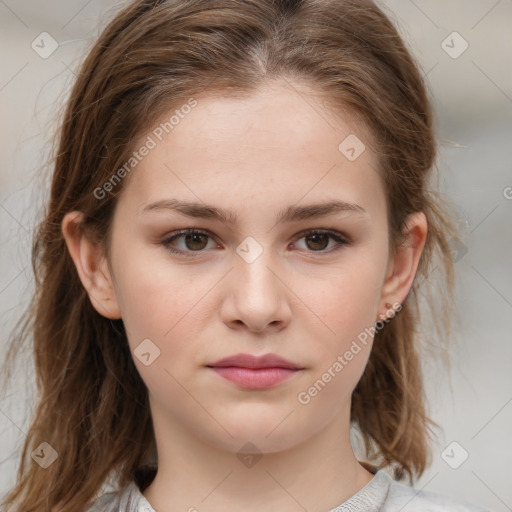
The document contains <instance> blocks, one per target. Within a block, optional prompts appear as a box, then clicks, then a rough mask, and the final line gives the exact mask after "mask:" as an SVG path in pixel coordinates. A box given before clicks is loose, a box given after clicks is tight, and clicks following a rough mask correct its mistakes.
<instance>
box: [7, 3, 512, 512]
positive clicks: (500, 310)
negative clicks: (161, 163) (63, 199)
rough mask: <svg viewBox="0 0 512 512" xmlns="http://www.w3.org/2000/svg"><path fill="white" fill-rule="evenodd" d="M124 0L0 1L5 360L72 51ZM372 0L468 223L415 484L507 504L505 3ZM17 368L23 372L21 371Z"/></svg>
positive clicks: (13, 407) (10, 417)
mask: <svg viewBox="0 0 512 512" xmlns="http://www.w3.org/2000/svg"><path fill="white" fill-rule="evenodd" d="M124 4H125V2H113V1H110V0H89V1H87V0H67V1H64V0H47V1H45V2H37V1H35V0H0V26H1V35H0V37H1V48H2V50H1V55H2V73H1V75H0V105H1V106H0V108H1V112H2V125H1V141H2V151H1V153H0V159H1V166H0V332H1V339H0V350H1V353H0V356H2V357H3V356H4V354H5V349H6V339H7V335H8V333H9V330H10V329H11V328H12V326H13V324H14V322H15V320H16V319H17V318H18V315H19V314H20V313H21V311H22V308H23V307H24V306H25V305H26V303H27V301H28V298H29V296H30V293H31V291H32V286H33V285H32V270H31V265H30V243H31V231H32V229H33V227H34V225H35V223H36V220H37V215H38V213H39V210H40V208H41V206H42V203H43V201H44V199H45V197H46V195H47V193H48V180H47V176H48V174H47V172H46V168H45V162H46V160H45V159H46V158H47V157H48V154H49V144H50V142H51V137H52V135H53V130H54V128H55V121H56V119H57V116H58V113H59V109H60V107H61V104H62V100H63V99H64V98H65V96H66V94H67V91H68V89H69V87H70V85H71V83H72V80H73V78H74V73H75V69H76V64H77V62H78V59H80V58H81V56H82V55H83V54H84V52H85V51H87V49H88V48H89V47H90V45H91V44H92V42H93V41H94V40H95V39H96V37H97V36H98V35H99V32H100V30H101V29H102V28H103V27H104V26H105V24H106V22H107V20H108V19H110V18H111V17H112V15H113V12H114V11H113V10H115V9H116V8H117V7H120V6H122V5H124ZM380 5H381V6H384V7H385V8H386V11H387V13H388V14H389V15H390V16H391V18H392V20H393V21H394V22H395V23H396V24H397V25H398V27H399V30H400V33H401V34H402V35H403V37H404V38H405V40H406V42H407V43H408V45H409V46H410V48H411V49H412V51H413V53H414V54H415V55H416V57H417V59H418V61H419V63H420V66H421V68H422V70H423V72H424V74H425V75H426V77H427V80H428V83H429V88H430V92H431V95H432V97H433V100H434V106H435V108H436V110H437V115H438V119H439V123H438V136H439V137H440V140H441V144H442V145H441V154H440V159H439V167H440V170H441V176H442V179H441V184H440V186H441V189H442V191H443V192H445V193H446V194H447V195H448V196H449V198H450V199H451V200H452V201H454V202H455V204H456V205H457V207H458V210H459V212H460V215H461V222H462V223H461V227H462V228H464V236H463V237H461V241H460V243H458V242H457V246H456V247H455V249H456V251H457V252H456V253H455V259H456V260H457V264H456V270H457V279H458V286H457V292H456V298H457V307H458V311H459V314H460V317H461V327H460V329H459V330H458V331H457V339H456V340H454V342H453V345H452V350H451V354H452V364H453V366H452V371H451V376H448V375H446V374H445V372H443V371H442V370H441V369H440V367H436V363H437V361H427V362H426V364H425V372H426V376H427V390H428V396H429V401H430V405H431V413H432V417H433V419H434V420H435V421H437V422H438V423H439V424H440V425H441V426H442V428H443V434H442V436H441V438H440V440H439V442H438V443H437V444H436V445H435V449H434V460H433V464H432V466H431V467H430V468H429V469H428V471H427V472H426V473H425V474H424V476H423V477H422V478H421V479H420V480H419V481H418V482H417V483H416V485H415V487H416V488H418V489H426V490H429V491H435V492H440V493H443V494H446V495H450V496H454V497H456V498H458V499H464V500H466V501H469V502H472V503H475V504H479V505H481V506H485V507H487V508H489V509H490V510H494V511H497V512H505V511H510V510H512V438H511V434H512V428H511V427H512V339H511V334H510V333H511V332H512V264H511V262H512V222H511V219H512V217H511V214H512V169H511V163H512V0H499V1H497V0H464V1H463V0H449V1H446V0H444V1H443V0H425V1H420V0H415V1H412V0H401V1H398V0H387V1H385V2H381V3H380ZM43 32H46V33H47V34H43V35H41V34H42V33H43ZM42 39H43V42H41V40H42ZM50 53H51V54H50ZM26 372H27V375H28V376H30V375H31V374H32V372H31V368H30V367H27V369H26ZM33 388H34V384H33V382H30V380H27V378H26V377H25V375H23V374H22V373H21V372H20V373H19V374H18V379H17V382H16V383H15V384H14V385H13V386H12V389H11V390H10V392H9V394H8V396H7V397H6V398H5V399H3V400H2V401H1V402H0V434H1V435H0V475H2V476H1V479H0V480H1V481H0V495H3V494H4V493H5V492H6V491H7V489H8V488H9V487H10V486H12V484H13V483H14V481H15V469H16V465H17V456H18V454H17V450H19V449H20V447H21V445H22V442H23V439H24V432H26V430H27V428H28V421H29V413H30V410H31V407H32V406H33V404H34V402H35V400H34V396H32V394H31V390H32V389H33ZM406 510H407V507H406V508H405V511H406Z"/></svg>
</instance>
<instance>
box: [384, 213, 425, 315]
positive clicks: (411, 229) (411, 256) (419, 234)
mask: <svg viewBox="0 0 512 512" xmlns="http://www.w3.org/2000/svg"><path fill="white" fill-rule="evenodd" d="M405 224H406V227H405V228H404V230H403V235H404V241H403V243H402V244H400V245H399V246H398V247H397V249H396V251H395V252H394V254H392V256H391V257H390V261H389V264H388V269H387V275H386V278H385V281H384V284H383V287H382V294H381V308H383V306H384V303H386V302H387V303H391V304H393V303H399V304H402V303H403V302H404V301H405V299H406V298H407V295H408V294H409V291H410V289H411V287H412V283H413V281H414V277H415V276H416V271H417V269H418V264H419V261H420V257H421V254H422V252H423V248H424V246H425V242H426V239H427V229H428V226H427V218H426V216H425V214H424V213H423V212H415V213H412V214H410V215H409V216H408V217H407V219H406V221H405ZM388 305H389V304H388Z"/></svg>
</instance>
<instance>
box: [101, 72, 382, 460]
mask: <svg viewBox="0 0 512 512" xmlns="http://www.w3.org/2000/svg"><path fill="white" fill-rule="evenodd" d="M298 90H299V89H298V87H297V88H291V87H290V86H289V85H287V84H285V83H281V82H275V83H272V84H267V85H266V86H265V87H264V88H262V89H261V90H260V92H258V93H255V94H253V95H251V96H248V97H246V98H243V99H241V98H234V97H221V96H216V97H213V96H198V97H196V98H195V99H196V101H197V104H196V105H195V106H194V107H193V108H190V109H183V111H185V110H186V111H187V112H188V113H187V114H186V115H183V116H182V117H180V120H179V123H178V124H176V125H175V126H174V127H173V129H172V132H170V133H169V134H165V133H164V136H163V137H161V139H162V140H159V139H158V137H157V136H156V135H155V133H153V132H152V133H148V134H145V135H144V137H142V138H141V141H147V140H148V139H147V137H148V135H149V136H150V137H151V138H152V140H153V141H154V142H156V146H155V147H153V148H152V149H150V151H149V152H148V154H147V155H146V156H145V157H144V158H143V159H142V160H141V161H140V163H139V164H138V165H137V167H136V168H135V169H134V170H133V171H132V174H131V175H130V176H129V179H128V180H127V182H126V183H125V184H124V185H126V186H125V189H124V190H123V193H122V194H121V196H120V198H119V201H118V204H117V206H116V210H115V215H114V219H113V231H112V240H111V260H110V263H111V270H112V279H113V284H114V288H115V296H116V301H117V303H118V307H119V311H120V315H121V316H122V319H123V322H124V324H125V327H126V330H127V333H128V339H129V344H130V348H131V350H132V353H133V354H134V362H135V364H136V367H137V369H138V371H139V373H140V375H141V377H142V379H143V380H144V382H145V384H146V385H147V388H148V390H149V395H150V401H151V409H152V416H153V418H154V423H155V424H158V425H164V424H165V425H166V426H167V428H169V429H170V430H171V431H172V430H175V431H176V432H177V431H178V430H179V431H181V432H187V433H189V434H193V435H194V436H197V437H198V438H199V439H201V440H203V441H205V442H208V443H210V444H211V445H215V446H218V447H222V448H223V449H226V450H230V451H233V452H236V451H238V450H239V449H240V446H242V445H243V444H244V443H245V442H247V441H248V440H250V441H251V442H252V443H254V444H255V445H256V446H257V447H258V448H259V449H260V450H261V451H262V452H263V451H266V452H274V451H277V450H283V449H286V448H290V447H292V446H294V445H297V444H298V443H301V442H304V441H305V440H307V439H308V438H311V437H313V436H314V435H315V434H317V433H318V432H320V431H321V430H323V429H325V428H326V427H327V426H328V425H329V424H332V423H333V422H335V421H336V420H339V419H340V418H343V421H346V422H347V426H348V421H349V416H348V412H349V408H350V397H351V393H352V391H353V389H354V388H355V386H356V384H357V382H358V380H359V379H360V377H361V375H362V372H363V370H364V368H365V365H366V362H367V359H368V356H369V351H370V348H371V341H372V339H371V336H368V331H365V329H367V330H368V329H369V328H371V327H373V326H374V325H375V322H376V320H378V315H379V313H380V312H381V311H382V305H383V284H384V282H385V279H386V276H387V272H388V267H389V250H388V248H389V245H388V244H389V240H388V225H387V219H386V197H385V193H384V188H383V185H382V183H381V180H380V178H379V176H378V174H377V173H376V171H375V169H376V168H377V165H378V163H377V160H376V156H375V154H374V153H372V152H371V151H370V149H369V147H368V145H366V149H365V150H364V151H363V152H362V153H361V154H360V155H359V156H358V157H357V158H356V159H353V158H351V159H349V158H347V156H346V155H347V154H348V155H349V156H353V155H352V154H351V153H350V152H349V153H347V152H346V148H345V149H344V151H345V153H343V151H340V149H339V146H340V143H341V142H342V141H344V140H345V139H346V137H348V136H351V137H353V136H354V135H355V136H356V137H357V138H358V139H359V140H360V141H363V143H364V140H365V136H364V133H363V132H362V131H361V129H360V126H358V125H357V124H356V123H355V122H354V121H353V120H351V119H350V118H349V117H345V118H338V119H334V118H333V117H332V116H328V114H327V112H326V111H325V110H324V109H323V108H322V105H321V103H319V102H317V101H316V100H315V99H314V97H313V96H310V97H308V101H305V99H304V98H305V97H307V96H305V94H306V92H307V90H306V89H305V87H302V88H301V89H300V91H301V94H299V93H298V92H297V91H298ZM173 112H174V110H173ZM173 112H171V113H170V114H169V115H168V116H167V117H166V119H168V118H170V116H171V115H172V113H173ZM157 125H158V123H156V124H155V126H157ZM158 133H159V132H158ZM348 140H349V141H350V140H352V141H353V140H355V139H348ZM151 145H152V144H151ZM343 148H344V146H342V150H343ZM356 154H357V148H356ZM335 201H336V202H338V203H340V204H342V205H343V204H344V205H345V206H344V207H341V208H338V209H335V210H333V211H331V212H330V213H328V212H327V213H326V212H325V211H324V212H323V214H322V215H320V216H319V215H316V216H314V215H312V214H314V213H315V212H316V213H319V212H322V210H321V209H316V210H314V209H311V208H310V207H311V206H312V205H322V204H327V203H331V202H335ZM159 202H160V203H159ZM165 202H167V203H165ZM178 202H183V203H195V204H197V208H192V207H188V208H185V207H184V208H180V209H181V211H178V210H176V209H173V208H171V206H172V205H173V204H174V205H177V204H178ZM155 203H158V204H159V205H160V206H158V207H157V206H155V205H154V204H155ZM166 204H167V207H166ZM151 205H153V206H151ZM206 205H208V206H209V207H210V209H207V208H206ZM219 211H222V212H223V213H224V214H225V216H224V217H220V216H214V215H213V212H219ZM301 212H302V215H301ZM287 214H288V215H287ZM293 214H295V215H293ZM195 215H197V216H195ZM190 229H194V230H196V231H197V233H196V234H190V233H189V234H187V233H185V234H178V233H177V232H179V231H181V230H190ZM312 230H318V232H317V233H314V232H313V233H312ZM364 332H366V333H367V335H366V338H365V337H364V336H361V333H364ZM363 338H365V340H366V344H365V343H363V342H362V341H361V340H362V339H363ZM354 342H355V343H356V345H357V346H358V347H359V350H357V348H355V345H354ZM141 344H142V345H141ZM348 353H351V354H352V356H351V357H350V356H349V355H348ZM237 354H250V355H253V356H261V355H265V354H275V355H278V356H280V357H282V358H284V359H286V360H287V361H289V362H291V363H293V364H294V365H295V366H296V368H298V369H297V370H282V369H281V370H277V369H274V370H254V369H253V370H247V369H246V370H233V369H231V370H226V369H224V370H218V369H213V368H211V367H209V365H214V363H215V362H216V361H218V360H220V359H222V358H226V357H228V356H233V355H237ZM336 363H338V364H336ZM274 366H276V365H274ZM340 367H341V369H340ZM257 373H258V374H259V375H256V374H257ZM326 374H327V376H326ZM228 376H231V377H232V378H236V377H237V376H238V377H239V378H241V379H246V380H243V382H240V381H233V380H230V379H228V378H227V377H228ZM251 376H253V378H252V380H251ZM280 378H281V379H282V380H279V379H280ZM273 379H274V380H273ZM319 380H320V381H321V384H319V382H318V381H319ZM315 383H316V387H315ZM315 390H316V391H315ZM292 411H293V414H291V412H292ZM269 433H272V434H271V435H269Z"/></svg>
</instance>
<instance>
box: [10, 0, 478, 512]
mask: <svg viewBox="0 0 512 512" xmlns="http://www.w3.org/2000/svg"><path fill="white" fill-rule="evenodd" d="M432 118H433V114H432V110H431V105H430V103H429V100H428V97H427V94H426V91H425V85H424V83H423V80H422V76H421V73H420V72H419V71H418V67H417V65H416V64H415V62H414V60H413V59H412V57H411V55H410V54H409V52H408V51H407V49H406V47H405V45H404V43H403V41H402V40H401V38H400V37H399V35H398V34H397V31H396V30H395V28H394V27H393V25H392V23H391V22H390V21H389V19H388V18H387V17H386V15H385V14H384V13H383V12H382V11H381V10H380V9H379V8H378V7H377V6H376V5H375V4H374V3H372V2H371V1H369V0H366V1H352V0H347V1H345V0H303V1H300V0H296V1H291V0H289V1H284V0H281V1H278V0H247V1H243V2H236V1H233V0H212V1H204V0H173V1H155V0H151V1H149V0H137V1H135V2H133V3H131V4H129V5H128V6H127V7H126V8H125V9H124V10H122V11H121V12H120V13H119V14H118V15H117V16H116V17H115V18H114V19H113V20H112V21H111V22H110V24H109V25H108V26H107V27H106V29H105V30H104V31H103V33H102V34H101V36H100V38H99V40H98V41H97V42H96V44H95V45H94V46H93V48H92V49H91V51H90V53H89V55H88V56H87V58H86V59H85V62H84V63H83V65H82V67H81V69H80V72H79V73H78V76H77V80H76V83H75V85H74V88H73V90H72V93H71V96H70V98H69V102H68V104H67V110H66V112H65V115H64V117H63V121H62V125H61V126H60V128H59V130H60V131H59V144H58V147H57V152H56V156H55V168H54V174H53V182H52V189H51V197H50V199H49V203H48V208H47V211H46V215H45V218H44V219H43V220H42V222H41V224H40V226H39V227H38V230H37V233H36V235H35V244H34V252H33V261H34V269H35V272H36V277H37V291H36V294H35V295H34V298H33V303H32V308H33V310H32V313H31V314H33V317H31V319H32V320H33V321H32V322H31V323H27V324H26V325H25V326H24V328H23V329H22V330H21V331H20V338H23V337H26V334H27V331H28V329H29V327H30V329H32V330H33V342H34V354H35V365H36V371H37V377H38V385H39V391H40V398H39V403H38V407H37V410H36V411H35V413H34V417H33V421H32V424H31V426H30V430H29V432H28V436H27V439H26V443H25V446H24V450H23V455H22V459H21V462H20V471H19V481H18V483H17V485H16V487H15V488H14V489H13V490H12V492H11V493H10V494H9V495H8V496H7V497H6V498H5V500H4V507H6V510H8V511H24V512H30V511H35V510H38V511H42V510H46V511H52V512H53V511H59V512H71V511H73V512H78V511H84V510H89V511H95V510H97V511H100V510H101V511H112V512H113V511H129V512H142V511H158V512H177V511H189V512H192V511H201V512H202V511H204V512H206V511H208V512H218V511H221V510H222V511H225V510H245V511H247V512H256V511H261V510H279V511H281V512H295V511H301V510H308V511H310V512H327V511H332V510H336V511H338V510H339V511H342V510H343V511H366V512H368V511H378V510H382V511H399V510H407V511H412V510H414V511H427V510H428V511H434V510H435V511H441V510H443V511H455V510H457V511H463V510H464V511H477V510H481V509H478V508H477V507H473V506H471V505H464V504H462V502H458V501H451V500H449V499H448V498H446V497H442V496H440V495H437V494H433V493H430V492H419V491H416V490H414V489H413V488H411V487H409V486H408V485H406V484H405V483H400V482H399V480H401V479H403V478H404V477H405V476H408V477H409V480H410V481H411V483H412V481H413V479H414V478H415V477H417V476H419V475H421V474H422V473H423V472H424V470H425V468H426V467H427V465H428V463H429V460H430V449H429V439H430V435H431V432H432V427H433V426H435V424H434V423H433V422H432V421H431V420H430V419H429V417H428V414H427V411H426V406H425V400H424V394H423V384H422V376H421V359H420V356H421V351H420V341H421V337H420V334H421V330H420V324H419V320H420V303H419V301H418V290H419V289H420V287H421V289H422V290H423V288H424V287H425V286H426V285H428V284H429V283H428V277H427V276H428V275H429V273H430V271H431V270H432V268H433V266H434V265H437V266H438V272H444V276H445V285H446V287H445V289H444V294H443V296H442V297H441V299H442V300H444V301H445V302H444V304H445V308H444V312H445V314H446V317H440V318H437V322H436V327H437V328H438V329H439V332H443V333H446V332H447V327H448V317H449V315H450V314H451V312H450V308H449V306H450V299H451V291H452V290H451V287H452V284H453V269H452V261H451V259H450V248H449V244H448V243H447V240H449V239H450V238H451V236H453V233H454V227H453V223H452V221H450V217H449V214H448V210H447V206H446V205H444V204H443V203H442V202H441V201H440V199H439V198H437V196H436V195H435V193H432V192H431V187H432V180H433V176H432V172H433V169H434V164H435V156H436V143H435V135H434V133H433V121H432ZM436 256H437V258H435V257H436ZM436 259H437V261H436ZM438 300H440V299H439V298H438ZM423 305H424V304H423ZM430 329H431V331H432V329H433V328H430ZM13 346H14V343H13ZM351 433H356V434H359V436H360V438H361V439H362V441H363V445H364V449H365V453H364V454H362V455H359V456H356V449H355V447H354V446H353V444H354V443H355V440H354V438H353V437H351ZM29 453H30V454H31V457H30V460H28V461H27V460H25V459H28V454H29ZM106 484H110V485H111V486H112V487H113V490H112V492H110V493H103V491H104V490H105V487H106Z"/></svg>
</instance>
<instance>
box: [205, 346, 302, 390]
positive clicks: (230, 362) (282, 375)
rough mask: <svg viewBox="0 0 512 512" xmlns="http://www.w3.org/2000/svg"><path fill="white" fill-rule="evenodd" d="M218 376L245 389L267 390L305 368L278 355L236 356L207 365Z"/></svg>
mask: <svg viewBox="0 0 512 512" xmlns="http://www.w3.org/2000/svg"><path fill="white" fill-rule="evenodd" d="M206 367H207V368H210V369H211V370H213V371H214V372H215V373H216V374H217V375H219V376H221V377H223V378H224V379H227V380H229V381H231V382H233V383H235V384H237V385H239V386H241V387H243V388H248V389H265V388H270V387H273V386H276V385H277V384H279V383H281V382H283V381H285V380H287V379H289V378H290V377H292V376H293V375H296V374H298V373H300V371H301V370H303V369H304V368H303V367H301V366H300V365H297V364H295V363H293V362H291V361H288V360H287V359H284V358H282V357H280V356H278V355H277V354H266V355H264V356H253V355H251V354H236V355H234V356H229V357H225V358H223V359H220V360H218V361H216V362H215V363H212V364H210V365H206Z"/></svg>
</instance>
